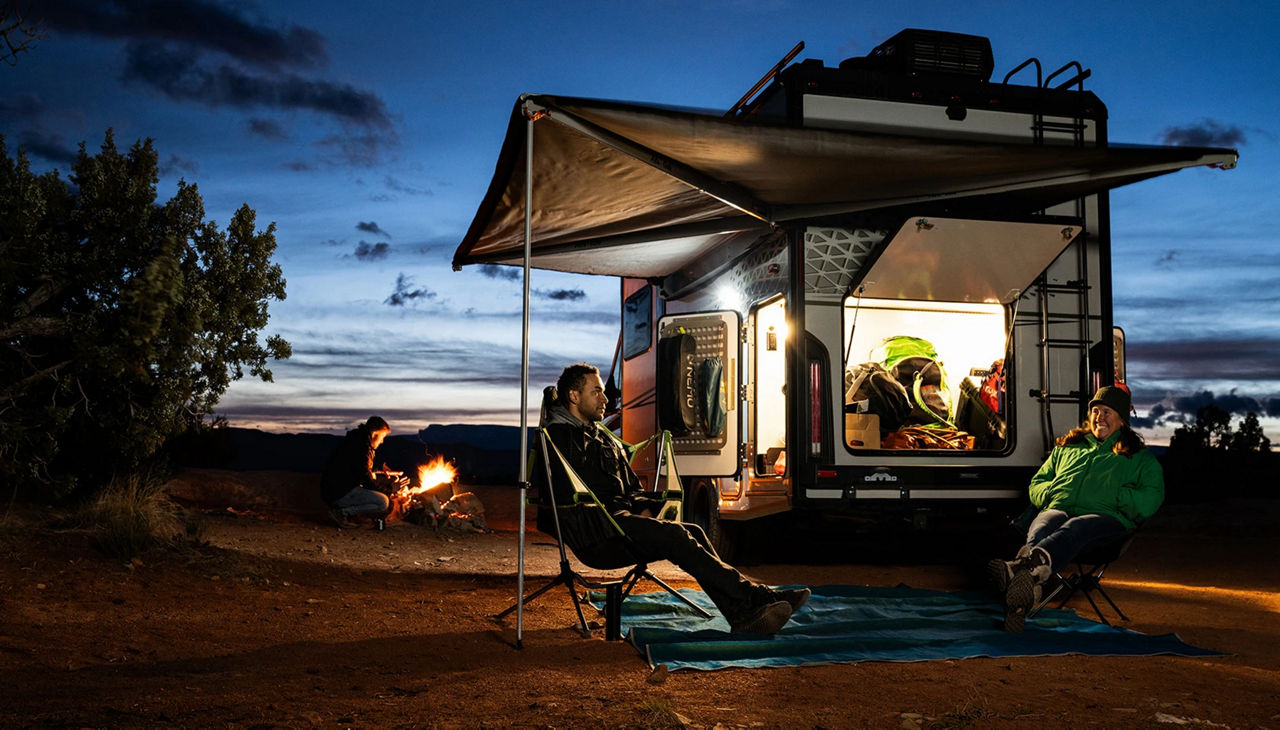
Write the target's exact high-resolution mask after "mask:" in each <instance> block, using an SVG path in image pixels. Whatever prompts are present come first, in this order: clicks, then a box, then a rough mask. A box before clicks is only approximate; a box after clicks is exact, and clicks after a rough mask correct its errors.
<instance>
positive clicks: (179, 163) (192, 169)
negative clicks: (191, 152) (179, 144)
mask: <svg viewBox="0 0 1280 730" xmlns="http://www.w3.org/2000/svg"><path fill="white" fill-rule="evenodd" d="M159 168H160V169H159V172H160V175H161V176H162V177H167V176H169V175H173V174H176V173H179V172H184V173H186V174H188V175H194V174H196V172H198V171H199V170H200V163H198V162H196V161H195V160H187V159H183V158H181V157H178V156H177V155H173V154H171V155H169V159H167V160H165V161H164V162H161V163H160V165H159Z"/></svg>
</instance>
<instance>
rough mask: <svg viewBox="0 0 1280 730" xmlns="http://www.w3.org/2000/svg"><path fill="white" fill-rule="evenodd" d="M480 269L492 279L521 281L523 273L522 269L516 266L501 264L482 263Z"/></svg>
mask: <svg viewBox="0 0 1280 730" xmlns="http://www.w3.org/2000/svg"><path fill="white" fill-rule="evenodd" d="M479 271H480V273H481V274H484V275H485V276H487V277H489V278H490V279H500V280H502V281H520V276H521V274H522V272H521V270H520V269H517V268H516V267H514V266H499V265H498V264H481V265H480V269H479Z"/></svg>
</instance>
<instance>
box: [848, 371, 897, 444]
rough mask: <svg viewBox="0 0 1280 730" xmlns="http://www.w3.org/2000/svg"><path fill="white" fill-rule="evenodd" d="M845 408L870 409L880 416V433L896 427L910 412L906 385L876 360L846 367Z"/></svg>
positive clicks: (861, 411) (858, 410)
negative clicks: (854, 366)
mask: <svg viewBox="0 0 1280 730" xmlns="http://www.w3.org/2000/svg"><path fill="white" fill-rule="evenodd" d="M844 382H845V395H844V402H845V412H846V413H871V414H875V415H877V416H879V417H880V431H881V433H888V432H889V431H896V430H897V429H898V428H899V427H901V426H902V424H903V423H904V422H905V421H906V419H907V416H909V415H910V414H911V399H910V397H909V396H908V395H907V389H906V388H904V387H902V384H901V383H899V382H898V381H897V380H895V379H894V378H893V376H892V375H890V374H889V373H888V371H886V370H885V369H884V367H883V366H882V365H881V364H880V363H877V362H864V363H862V364H861V365H859V366H858V367H857V368H855V369H854V370H846V371H845V374H844Z"/></svg>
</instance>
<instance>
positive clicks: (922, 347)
mask: <svg viewBox="0 0 1280 730" xmlns="http://www.w3.org/2000/svg"><path fill="white" fill-rule="evenodd" d="M877 349H878V351H879V353H880V355H881V359H880V362H881V363H883V364H884V369H885V370H888V371H889V374H890V375H892V376H893V377H894V379H896V380H897V381H898V382H899V383H901V384H902V387H904V388H906V389H907V393H909V394H910V395H911V415H910V416H908V417H907V420H908V422H910V423H914V424H918V425H923V426H929V425H934V424H941V425H945V426H948V427H951V428H955V426H954V425H953V424H952V423H951V386H950V384H948V383H947V371H946V370H945V369H944V368H943V367H942V361H941V360H939V359H938V351H937V350H935V349H934V347H933V343H932V342H929V341H928V340H922V339H920V338H919V337H911V336H908V335H898V336H896V337H888V338H886V339H885V340H884V342H881V343H880V345H879V347H878V348H877Z"/></svg>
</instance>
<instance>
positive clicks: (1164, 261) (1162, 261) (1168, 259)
mask: <svg viewBox="0 0 1280 730" xmlns="http://www.w3.org/2000/svg"><path fill="white" fill-rule="evenodd" d="M1178 253H1179V251H1178V249H1176V248H1171V249H1169V250H1168V251H1165V252H1164V254H1163V255H1161V256H1160V258H1158V259H1156V263H1155V266H1156V268H1158V269H1172V268H1173V262H1174V259H1176V258H1178Z"/></svg>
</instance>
